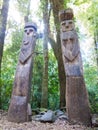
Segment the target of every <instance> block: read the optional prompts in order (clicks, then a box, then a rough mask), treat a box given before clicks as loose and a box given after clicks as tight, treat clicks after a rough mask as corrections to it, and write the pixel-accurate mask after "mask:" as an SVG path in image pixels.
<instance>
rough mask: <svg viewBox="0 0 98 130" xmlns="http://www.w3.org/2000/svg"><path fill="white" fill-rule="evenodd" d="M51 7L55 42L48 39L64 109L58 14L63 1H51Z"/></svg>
mask: <svg viewBox="0 0 98 130" xmlns="http://www.w3.org/2000/svg"><path fill="white" fill-rule="evenodd" d="M50 2H51V3H52V7H53V15H54V23H55V26H56V32H57V35H56V42H53V40H51V39H50V43H51V46H52V48H53V51H54V54H55V57H56V59H57V62H58V76H59V81H60V107H61V108H62V107H65V105H66V103H65V92H66V75H65V71H64V65H63V60H62V51H61V44H60V43H61V41H60V28H59V27H60V24H59V17H58V13H59V11H60V10H61V9H64V7H63V5H64V1H63V0H51V1H50Z"/></svg>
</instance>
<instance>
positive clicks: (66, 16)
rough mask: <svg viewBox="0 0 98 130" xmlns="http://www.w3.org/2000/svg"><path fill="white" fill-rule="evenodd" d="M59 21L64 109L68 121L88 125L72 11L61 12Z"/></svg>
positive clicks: (87, 109)
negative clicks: (63, 80) (64, 86)
mask: <svg viewBox="0 0 98 130" xmlns="http://www.w3.org/2000/svg"><path fill="white" fill-rule="evenodd" d="M59 19H60V22H61V46H62V58H63V63H64V68H65V73H66V109H67V113H68V117H69V121H71V122H73V123H82V124H85V125H90V124H91V116H90V109H89V102H88V94H87V91H86V87H85V82H84V78H83V65H82V58H81V53H80V46H79V41H78V35H77V33H76V30H75V26H74V22H73V11H72V9H67V10H65V11H61V12H60V13H59Z"/></svg>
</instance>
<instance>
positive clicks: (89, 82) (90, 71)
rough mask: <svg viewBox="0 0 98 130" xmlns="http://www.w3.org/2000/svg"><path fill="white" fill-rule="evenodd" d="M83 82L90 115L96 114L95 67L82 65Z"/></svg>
mask: <svg viewBox="0 0 98 130" xmlns="http://www.w3.org/2000/svg"><path fill="white" fill-rule="evenodd" d="M84 76H85V82H86V86H87V89H88V94H89V101H90V108H91V111H92V113H98V72H97V66H96V65H90V64H87V63H86V64H85V65H84Z"/></svg>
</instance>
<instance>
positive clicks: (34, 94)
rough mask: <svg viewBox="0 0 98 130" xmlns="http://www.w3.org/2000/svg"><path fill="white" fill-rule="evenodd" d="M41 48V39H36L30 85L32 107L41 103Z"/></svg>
mask: <svg viewBox="0 0 98 130" xmlns="http://www.w3.org/2000/svg"><path fill="white" fill-rule="evenodd" d="M41 50H42V41H41V40H38V41H37V45H36V50H35V58H34V65H33V77H32V87H31V106H32V108H38V107H40V103H41V87H42V74H43V54H42V52H41Z"/></svg>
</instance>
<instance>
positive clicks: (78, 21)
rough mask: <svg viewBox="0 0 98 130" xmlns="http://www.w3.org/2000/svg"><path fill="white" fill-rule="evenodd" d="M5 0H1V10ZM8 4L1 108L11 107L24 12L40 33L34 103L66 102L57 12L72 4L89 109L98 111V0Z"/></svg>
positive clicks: (0, 79)
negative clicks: (35, 24)
mask: <svg viewBox="0 0 98 130" xmlns="http://www.w3.org/2000/svg"><path fill="white" fill-rule="evenodd" d="M6 1H7V0H0V9H1V10H2V5H3V3H4V2H6ZM8 5H9V6H8ZM6 6H8V18H7V24H6V31H5V37H4V39H5V41H4V48H3V57H2V64H1V77H0V109H4V110H8V107H9V103H10V99H11V93H12V87H13V82H14V76H15V70H16V66H17V62H18V56H19V52H20V47H21V43H22V38H23V28H24V23H25V22H24V17H25V16H28V19H29V21H35V22H36V23H37V27H38V35H39V37H38V39H37V42H36V50H35V54H34V55H35V58H34V64H33V72H32V86H31V107H32V109H37V108H47V109H52V110H55V109H59V108H60V107H64V106H65V93H64V91H65V88H66V86H65V79H66V76H65V74H64V73H62V72H64V71H63V69H62V68H63V67H62V66H61V63H62V61H61V52H60V50H59V48H60V42H59V40H58V39H59V36H58V35H59V33H60V27H59V19H58V12H59V10H61V9H66V8H69V7H70V8H72V9H73V11H74V15H75V19H74V21H75V26H76V30H77V32H78V36H79V41H80V47H81V53H82V59H83V67H84V78H85V82H86V87H87V91H88V94H89V101H90V109H91V111H92V113H98V1H97V0H64V1H63V0H62V1H60V0H50V1H48V0H40V1H39V0H36V1H34V0H10V1H7V5H6ZM1 16H2V11H1V12H0V17H1ZM4 17H5V16H4ZM57 19H58V20H57ZM0 20H1V19H0ZM56 20H57V22H55V21H56ZM0 22H1V21H0ZM0 29H1V25H0ZM0 31H1V30H0ZM0 38H1V37H0ZM0 44H1V43H0ZM0 47H1V46H0ZM0 58H1V57H0ZM0 61H1V60H0ZM24 71H25V70H24ZM62 76H63V77H62ZM61 80H62V81H61ZM62 86H63V87H62ZM64 87H65V88H64Z"/></svg>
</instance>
